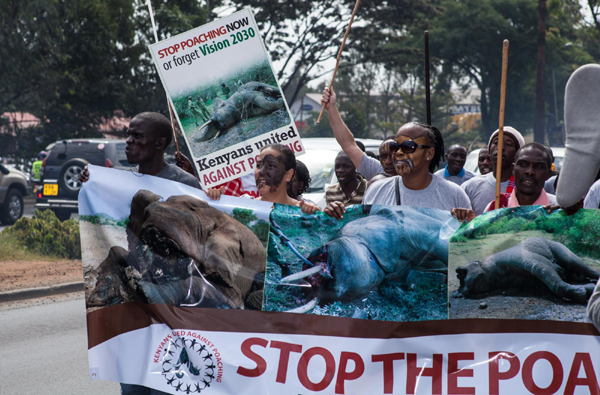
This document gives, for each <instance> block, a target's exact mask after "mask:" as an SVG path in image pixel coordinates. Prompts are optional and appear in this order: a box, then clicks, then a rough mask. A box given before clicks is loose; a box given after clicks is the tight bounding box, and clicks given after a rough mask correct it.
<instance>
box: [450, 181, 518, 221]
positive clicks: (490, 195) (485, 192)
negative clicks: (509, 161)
mask: <svg viewBox="0 0 600 395" xmlns="http://www.w3.org/2000/svg"><path fill="white" fill-rule="evenodd" d="M507 186H508V181H505V182H503V183H501V184H500V192H501V193H505V192H506V187H507ZM461 188H462V189H464V191H465V192H466V193H467V196H468V197H469V200H471V206H472V207H473V211H475V214H477V215H479V214H481V213H483V211H484V210H485V208H486V207H487V205H488V204H489V203H490V202H491V201H492V200H494V199H496V178H495V177H494V174H493V172H492V173H488V174H486V175H483V176H477V177H473V178H471V179H470V180H469V181H467V182H465V183H464V184H462V185H461Z"/></svg>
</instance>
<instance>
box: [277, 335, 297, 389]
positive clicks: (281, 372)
mask: <svg viewBox="0 0 600 395" xmlns="http://www.w3.org/2000/svg"><path fill="white" fill-rule="evenodd" d="M271 348H278V349H280V350H281V352H280V353H279V366H278V367H277V378H276V379H275V381H276V382H278V383H283V384H285V380H286V376H287V370H288V364H289V362H290V353H292V352H298V353H300V352H302V346H301V345H300V344H292V343H286V342H278V341H275V340H272V341H271Z"/></svg>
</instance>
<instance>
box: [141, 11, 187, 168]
mask: <svg viewBox="0 0 600 395" xmlns="http://www.w3.org/2000/svg"><path fill="white" fill-rule="evenodd" d="M146 6H147V7H148V13H149V14H150V22H151V23H152V31H153V32H154V42H155V43H157V42H158V31H157V30H156V23H154V11H153V10H152V3H150V0H147V1H146ZM167 103H168V104H169V114H170V115H171V125H172V127H173V139H174V140H175V146H176V148H177V158H178V159H181V151H180V150H179V141H177V133H176V132H175V117H174V116H173V112H174V111H173V107H171V102H170V101H169V95H168V94H167Z"/></svg>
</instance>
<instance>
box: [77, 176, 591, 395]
mask: <svg viewBox="0 0 600 395" xmlns="http://www.w3.org/2000/svg"><path fill="white" fill-rule="evenodd" d="M90 173H93V175H94V176H93V177H91V179H90V180H89V181H88V182H86V183H85V184H84V187H83V189H82V191H81V193H80V227H81V240H82V255H83V265H84V274H85V279H86V305H87V322H88V346H89V364H90V377H91V378H92V379H101V380H111V381H116V382H121V383H130V384H138V385H144V386H146V387H151V388H155V389H158V390H160V391H164V392H167V393H172V394H188V393H204V394H233V393H235V394H256V393H261V394H268V393H277V394H308V393H316V392H318V393H322V394H366V393H368V394H391V393H399V394H466V393H486V394H504V393H506V394H508V393H519V394H527V393H531V394H547V393H565V394H584V393H593V394H597V393H598V374H597V372H598V369H600V366H598V362H597V358H594V357H593V356H595V355H598V353H599V352H600V343H599V342H598V339H599V338H598V332H597V331H596V330H595V329H594V327H593V326H592V325H591V324H586V323H581V322H565V321H540V320H522V319H521V320H514V319H453V320H448V319H443V318H445V315H444V314H447V312H444V311H442V310H443V309H444V308H445V306H447V304H445V303H444V302H440V299H443V297H440V292H442V293H445V290H446V289H447V285H446V284H445V281H444V280H443V278H444V277H445V275H444V274H441V273H440V271H439V270H436V269H439V267H436V265H430V263H440V262H441V263H442V264H443V263H444V262H443V261H444V259H443V255H444V253H445V254H446V255H447V254H448V252H447V251H448V250H447V249H448V242H447V240H448V239H449V238H450V235H451V234H453V235H454V236H452V237H453V238H454V239H453V241H452V242H451V243H450V251H451V252H450V268H451V270H450V271H449V272H448V275H449V277H450V278H451V279H450V284H451V285H450V287H452V282H453V281H455V280H454V279H453V278H452V277H453V276H455V274H454V273H455V272H454V271H452V267H453V266H452V265H453V261H452V259H453V255H452V249H453V248H454V244H456V245H460V243H463V242H464V240H465V239H469V238H470V234H469V232H473V231H474V230H477V229H480V230H481V231H484V230H485V231H488V232H490V233H491V232H492V231H491V230H490V228H489V226H488V225H487V224H490V223H491V224H492V225H493V224H494V223H496V225H497V226H499V225H502V227H504V228H503V229H504V230H502V231H501V232H500V233H503V232H506V229H508V228H506V226H505V225H506V224H504V223H501V222H498V218H501V217H505V218H507V219H508V220H509V221H511V220H514V219H515V218H517V219H518V221H520V222H522V225H524V226H525V224H526V223H529V224H530V225H531V224H534V225H532V226H536V227H538V228H541V227H545V229H550V228H552V226H553V225H552V224H551V222H552V221H553V220H554V219H553V217H552V216H550V217H547V218H546V217H542V216H540V215H539V211H536V210H535V209H534V210H531V211H526V210H525V211H523V212H518V210H517V212H515V213H513V215H517V217H510V216H509V215H507V214H505V213H508V212H510V210H508V211H502V210H499V211H496V212H493V213H489V214H486V216H488V219H486V216H482V217H479V218H478V219H476V220H475V221H474V222H473V223H472V224H466V225H462V226H461V227H460V228H459V229H458V231H456V232H454V233H453V231H454V230H455V229H456V227H457V225H458V224H457V223H456V222H455V220H454V219H450V215H449V214H448V213H445V212H442V211H439V210H429V209H417V208H405V207H395V208H391V207H390V208H386V207H376V206H372V207H369V206H357V207H355V208H353V209H351V210H349V212H348V213H347V214H346V215H345V218H344V222H341V223H338V222H337V221H336V220H334V219H331V218H328V217H325V216H324V214H322V213H318V214H316V215H311V216H308V215H303V214H301V213H300V212H299V209H298V208H295V207H288V206H280V205H275V207H274V208H272V207H271V204H270V203H266V202H260V201H253V200H250V199H243V198H232V197H227V196H224V197H222V198H221V200H220V201H218V202H213V201H209V200H208V199H207V197H206V195H205V194H204V193H203V192H202V191H199V190H197V189H194V188H191V187H188V186H185V185H182V184H178V183H175V182H172V181H168V180H163V179H159V178H156V177H152V176H147V175H144V176H141V175H139V174H134V173H131V172H124V171H118V170H114V169H106V168H101V167H95V166H92V167H91V170H90ZM557 215H559V216H560V215H562V214H560V213H559V214H557ZM493 216H496V217H495V218H497V219H496V221H493V220H491V218H492V217H493ZM540 218H542V219H540ZM586 218H587V217H586ZM548 219H550V220H551V221H550V222H546V220H548ZM579 219H580V220H581V219H582V218H579ZM389 221H392V222H394V226H392V224H391V222H389ZM582 223H587V224H588V225H584V228H581V229H584V230H586V231H589V229H588V228H585V226H591V225H592V224H593V222H592V219H590V218H588V220H587V221H582ZM574 224H575V223H574V222H573V223H569V228H570V229H565V231H570V232H573V231H574V228H577V225H576V224H575V225H574ZM513 225H514V224H510V223H509V227H512V226H513ZM554 225H556V224H554ZM565 225H566V223H565V222H563V223H561V225H560V226H565ZM328 228H331V229H328ZM396 228H399V229H400V233H397V232H398V229H396ZM486 229H487V230H486ZM526 231H531V230H526ZM533 231H534V232H538V233H539V230H533ZM555 233H556V232H555ZM269 234H270V235H269ZM475 236H476V237H480V236H481V235H480V234H479V233H477V232H476V233H475ZM555 236H558V234H555ZM590 237H591V238H595V239H597V232H596V233H595V234H592V235H591V236H590ZM591 238H590V239H587V240H588V241H589V240H592V239H591ZM267 239H268V244H267ZM285 240H288V241H289V244H286V242H285ZM505 241H506V239H505V238H499V239H498V245H497V246H496V248H495V249H496V250H502V245H503V244H502V243H503V242H505ZM586 242H587V241H586ZM487 243H488V244H490V243H491V241H490V240H487ZM337 244H339V245H337ZM419 244H420V245H419ZM567 244H568V243H567ZM292 247H293V248H295V249H296V250H297V251H298V253H299V255H300V256H298V255H296V254H295V253H293V252H291V248H292ZM460 248H462V250H461V251H463V254H464V255H465V257H466V258H468V254H471V252H470V251H469V252H467V251H465V250H466V249H469V250H470V249H471V248H480V247H478V246H476V247H465V246H464V245H463V246H462V247H460ZM570 248H572V249H574V250H576V248H574V247H572V246H571V247H570ZM266 251H268V258H267V254H266V253H265V252H266ZM344 254H346V255H344ZM386 254H387V256H386ZM392 255H397V256H398V257H400V258H399V259H398V260H397V261H396V262H395V263H397V264H398V265H400V268H398V267H395V269H394V270H389V269H388V264H389V262H388V259H390V256H392ZM440 257H442V259H439V258H440ZM455 257H456V254H455V255H454V258H455ZM363 258H365V259H363ZM303 259H305V260H306V261H308V262H310V264H309V263H306V262H304V261H303ZM469 259H470V258H469ZM437 261H440V262H437ZM425 263H428V264H427V265H425ZM286 264H287V266H288V267H287V268H285V266H286ZM311 265H312V268H313V270H314V268H317V269H319V268H322V270H320V272H319V273H316V272H314V273H312V274H310V276H309V277H304V278H298V279H294V280H293V281H289V282H287V283H286V282H284V281H282V280H283V279H284V278H285V277H289V276H284V270H288V271H289V272H290V273H291V275H292V276H293V275H294V274H297V273H298V270H300V271H302V270H307V269H306V267H309V269H310V266H311ZM403 265H404V266H403ZM348 267H350V270H348ZM402 268H405V269H406V268H408V269H413V270H412V273H408V274H406V273H404V271H403V269H402ZM395 270H397V271H395ZM442 272H443V270H442ZM397 274H402V275H401V276H397ZM405 274H406V275H405ZM265 276H266V280H264V278H265ZM311 276H312V278H311ZM317 276H320V278H321V280H322V281H321V283H320V284H319V283H318V280H317ZM373 278H376V279H377V280H376V281H374V282H373V281H371V280H372V279H373ZM379 279H381V282H379ZM338 280H339V281H338ZM361 280H369V281H366V282H361ZM391 280H397V281H398V282H399V283H400V284H392V283H391ZM263 284H264V288H263ZM290 284H295V286H290ZM357 284H358V285H359V287H358V288H356V285H357ZM361 284H362V285H361ZM373 284H375V285H373ZM319 285H320V286H321V288H320V289H321V290H325V291H327V292H326V293H323V294H320V295H322V296H324V297H323V298H322V299H321V300H319V301H318V303H317V304H316V305H315V306H314V308H313V309H312V310H311V311H310V313H312V314H295V313H288V312H282V311H284V310H287V309H289V308H294V307H296V306H305V305H306V304H307V303H306V302H307V299H313V298H312V295H311V291H314V290H317V291H318V290H319ZM360 287H365V288H364V289H360ZM294 289H297V291H296V290H294ZM302 289H307V290H308V292H307V293H304V292H302ZM263 291H264V292H263ZM263 295H264V297H263ZM446 295H447V294H446ZM542 296H543V295H542ZM446 301H447V299H446ZM446 303H447V302H446ZM454 303H455V299H452V298H451V303H450V309H451V310H450V311H451V312H452V308H453V305H454ZM406 305H407V306H408V308H406ZM260 310H271V311H260ZM408 310H415V313H414V314H412V315H411V314H410V312H409V311H408ZM451 314H452V313H451ZM350 317H353V318H350ZM431 319H433V320H431ZM384 320H388V321H384ZM398 321H411V322H398Z"/></svg>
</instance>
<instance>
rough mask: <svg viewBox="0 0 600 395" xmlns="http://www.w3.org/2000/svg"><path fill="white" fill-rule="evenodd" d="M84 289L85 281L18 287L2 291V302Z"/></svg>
mask: <svg viewBox="0 0 600 395" xmlns="http://www.w3.org/2000/svg"><path fill="white" fill-rule="evenodd" d="M80 291H83V282H77V283H68V284H59V285H52V286H50V287H40V288H28V289H17V290H14V291H8V292H0V303H6V302H14V301H17V300H25V299H35V298H41V297H44V296H52V295H57V294H66V293H72V292H80Z"/></svg>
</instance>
